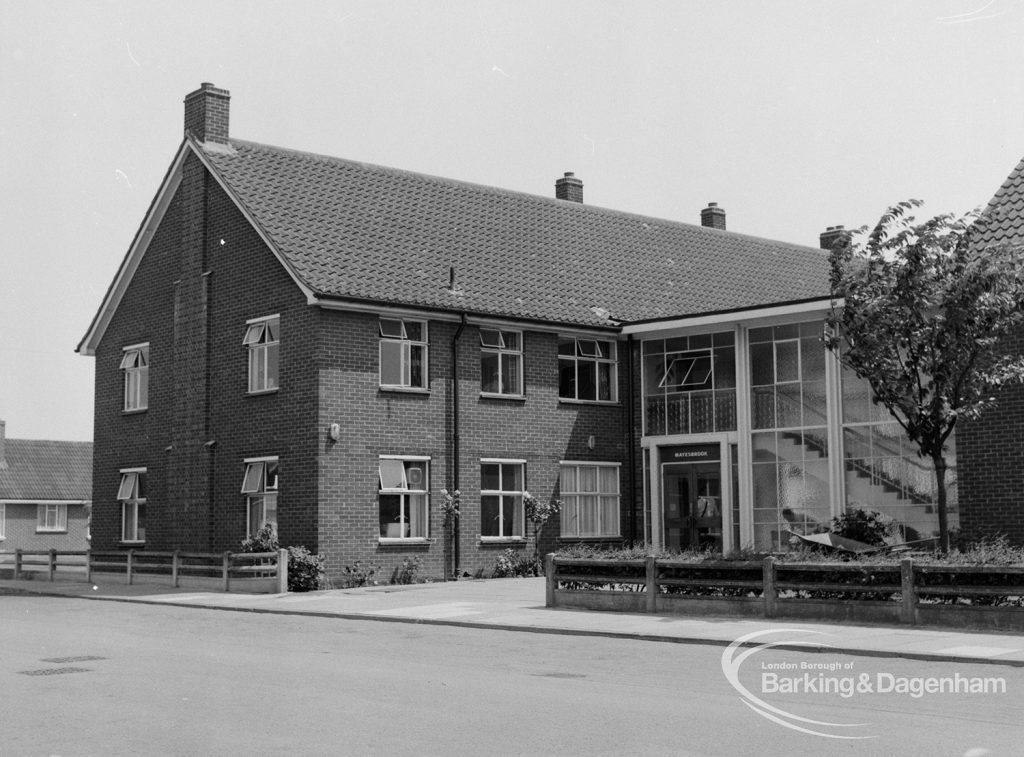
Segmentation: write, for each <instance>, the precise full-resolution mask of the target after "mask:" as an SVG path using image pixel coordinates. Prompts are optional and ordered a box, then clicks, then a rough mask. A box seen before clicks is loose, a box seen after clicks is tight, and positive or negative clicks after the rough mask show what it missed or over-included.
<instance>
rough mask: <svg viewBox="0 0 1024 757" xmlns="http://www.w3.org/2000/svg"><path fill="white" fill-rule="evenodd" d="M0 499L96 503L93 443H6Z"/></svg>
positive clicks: (16, 440)
mask: <svg viewBox="0 0 1024 757" xmlns="http://www.w3.org/2000/svg"><path fill="white" fill-rule="evenodd" d="M4 463H6V465H4V464H3V463H0V499H27V500H36V499H40V500H42V499H70V500H91V499H92V442H55V441H43V440H35V439H5V440H4Z"/></svg>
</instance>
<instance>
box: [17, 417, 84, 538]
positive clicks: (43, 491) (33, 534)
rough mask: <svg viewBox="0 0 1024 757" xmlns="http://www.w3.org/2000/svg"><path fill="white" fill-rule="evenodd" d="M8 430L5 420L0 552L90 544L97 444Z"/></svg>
mask: <svg viewBox="0 0 1024 757" xmlns="http://www.w3.org/2000/svg"><path fill="white" fill-rule="evenodd" d="M6 432H7V424H6V422H5V421H2V420H0V551H3V552H13V551H14V550H16V549H24V550H28V551H40V550H49V549H56V550H63V551H68V550H70V551H81V550H85V549H88V548H89V506H90V504H91V501H92V443H91V442H65V441H50V440H42V439H8V438H6Z"/></svg>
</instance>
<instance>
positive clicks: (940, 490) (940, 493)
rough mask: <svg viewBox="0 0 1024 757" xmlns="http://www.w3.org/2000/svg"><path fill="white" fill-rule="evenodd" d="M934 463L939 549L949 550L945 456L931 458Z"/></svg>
mask: <svg viewBox="0 0 1024 757" xmlns="http://www.w3.org/2000/svg"><path fill="white" fill-rule="evenodd" d="M932 462H933V463H934V465H935V483H936V490H935V493H936V496H937V499H938V501H937V502H936V505H937V506H938V510H939V550H940V551H941V552H942V554H946V553H947V552H949V515H948V513H947V512H946V458H944V457H943V456H942V455H938V456H936V457H933V458H932Z"/></svg>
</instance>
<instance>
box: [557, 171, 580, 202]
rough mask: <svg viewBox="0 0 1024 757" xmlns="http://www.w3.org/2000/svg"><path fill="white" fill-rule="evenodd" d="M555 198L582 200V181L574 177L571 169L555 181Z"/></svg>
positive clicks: (572, 200)
mask: <svg viewBox="0 0 1024 757" xmlns="http://www.w3.org/2000/svg"><path fill="white" fill-rule="evenodd" d="M555 199H557V200H569V201H570V202H583V182H582V181H580V180H579V179H577V178H576V174H574V173H573V172H572V171H566V172H565V176H563V177H562V178H561V179H557V180H556V181H555Z"/></svg>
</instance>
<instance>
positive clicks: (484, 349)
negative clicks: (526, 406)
mask: <svg viewBox="0 0 1024 757" xmlns="http://www.w3.org/2000/svg"><path fill="white" fill-rule="evenodd" d="M485 334H486V335H487V337H485ZM513 335H514V336H515V337H516V340H517V342H518V345H519V346H518V347H509V346H508V341H509V340H508V339H507V338H506V337H509V336H513ZM488 337H489V338H488ZM485 354H488V355H495V356H496V357H497V360H498V391H496V392H492V391H487V390H485V389H484V386H483V381H484V377H483V356H484V355H485ZM505 358H508V359H510V360H514V361H515V363H516V380H515V385H514V386H510V385H509V382H508V380H507V377H506V376H505V360H504V359H505ZM480 394H481V395H483V396H484V397H522V396H523V332H522V331H515V330H513V329H499V328H487V327H485V326H481V327H480Z"/></svg>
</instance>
